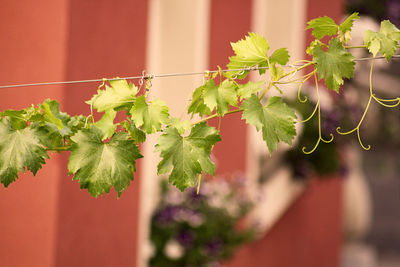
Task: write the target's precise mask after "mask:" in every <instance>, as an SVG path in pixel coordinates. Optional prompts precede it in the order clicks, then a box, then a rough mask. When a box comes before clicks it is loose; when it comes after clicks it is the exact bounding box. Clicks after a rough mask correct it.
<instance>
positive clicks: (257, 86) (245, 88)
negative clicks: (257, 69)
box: [238, 81, 265, 100]
mask: <svg viewBox="0 0 400 267" xmlns="http://www.w3.org/2000/svg"><path fill="white" fill-rule="evenodd" d="M264 84H265V83H264V81H258V82H251V81H250V82H247V83H245V84H240V85H239V89H238V96H239V97H240V100H243V99H246V98H249V97H250V96H251V95H252V94H255V93H257V92H260V91H261V90H262V89H263V85H264Z"/></svg>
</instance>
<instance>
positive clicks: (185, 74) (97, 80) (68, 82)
mask: <svg viewBox="0 0 400 267" xmlns="http://www.w3.org/2000/svg"><path fill="white" fill-rule="evenodd" d="M384 58H385V57H383V56H378V57H375V58H374V59H384ZM392 58H400V55H393V57H392ZM365 60H372V58H370V57H364V58H356V59H354V61H365ZM302 65H304V64H294V65H287V66H286V67H295V66H302ZM267 68H268V67H252V68H245V69H221V70H207V71H201V72H200V71H199V72H180V73H179V72H178V73H164V74H150V73H148V74H146V73H145V72H143V74H142V75H140V76H129V77H116V78H102V79H87V80H76V81H59V82H38V83H24V84H11V85H0V89H6V88H16V87H30V86H46V85H60V84H78V83H94V82H102V81H104V80H107V81H113V80H137V79H143V80H147V79H153V78H166V77H179V76H192V75H205V74H207V73H217V72H220V71H222V72H230V71H255V70H261V69H267Z"/></svg>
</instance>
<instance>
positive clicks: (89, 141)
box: [68, 126, 142, 197]
mask: <svg viewBox="0 0 400 267" xmlns="http://www.w3.org/2000/svg"><path fill="white" fill-rule="evenodd" d="M128 137H129V135H128V134H126V133H121V132H118V133H116V134H115V135H114V136H113V137H112V138H111V139H110V141H109V142H108V143H103V141H102V138H103V131H101V130H100V129H98V128H96V127H95V126H92V127H91V128H90V129H82V130H80V131H78V132H77V133H76V134H75V135H73V136H72V137H71V140H72V141H73V143H72V146H71V155H70V157H69V162H68V171H69V173H70V174H74V177H73V180H78V181H79V184H80V187H81V188H87V189H88V191H89V193H90V194H91V195H92V196H94V197H97V196H98V195H101V194H103V193H104V192H106V193H109V192H110V189H111V187H114V189H115V191H117V193H118V197H119V196H120V195H121V193H122V192H123V191H124V190H125V189H126V188H127V187H128V185H129V184H130V181H132V180H133V172H135V170H136V166H135V161H136V160H137V159H138V158H141V157H142V155H141V154H140V151H139V148H138V146H137V145H136V143H135V142H134V141H132V140H128Z"/></svg>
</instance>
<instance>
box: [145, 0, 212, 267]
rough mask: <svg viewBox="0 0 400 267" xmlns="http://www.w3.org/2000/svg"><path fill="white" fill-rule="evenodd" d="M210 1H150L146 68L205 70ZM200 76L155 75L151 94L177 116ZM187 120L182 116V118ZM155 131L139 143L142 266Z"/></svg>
mask: <svg viewBox="0 0 400 267" xmlns="http://www.w3.org/2000/svg"><path fill="white" fill-rule="evenodd" d="M209 10H210V0H192V1H186V0H170V1H162V0H151V1H150V6H149V14H148V20H149V21H148V39H147V61H146V62H147V64H146V65H147V70H148V72H150V73H172V72H191V71H202V70H205V69H207V65H208V42H209V38H208V36H209V26H208V25H209ZM202 79H203V77H202V76H201V75H200V76H187V77H171V78H158V79H155V80H154V81H153V82H152V84H153V86H152V89H151V93H150V94H151V97H157V98H160V99H162V100H164V101H165V102H166V103H167V105H168V106H169V107H170V108H171V110H170V114H171V116H175V117H179V116H181V114H182V110H183V109H184V108H185V106H186V104H187V101H188V99H189V98H190V96H191V93H192V91H193V90H194V89H195V88H196V87H198V86H200V85H201V82H202ZM183 118H186V115H184V116H183ZM157 136H158V135H152V136H149V137H148V139H147V140H146V143H145V144H144V145H143V148H142V151H143V153H144V158H143V160H142V165H141V166H142V169H143V172H142V174H143V175H142V177H141V181H142V182H141V190H140V192H141V193H140V203H141V206H140V216H139V240H138V242H139V244H140V246H138V250H139V251H138V255H139V257H138V259H137V266H139V267H142V266H146V261H147V259H148V257H149V253H148V252H149V250H148V249H149V240H148V238H149V235H150V231H149V230H150V219H151V214H152V212H153V210H154V208H155V205H156V204H157V201H158V196H159V194H158V186H159V179H158V177H157V164H158V162H159V157H158V155H157V154H156V153H154V145H155V143H156V140H157Z"/></svg>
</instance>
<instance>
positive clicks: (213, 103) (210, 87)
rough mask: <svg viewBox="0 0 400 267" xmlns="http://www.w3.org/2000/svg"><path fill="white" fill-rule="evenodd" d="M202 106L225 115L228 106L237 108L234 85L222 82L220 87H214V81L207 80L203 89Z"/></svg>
mask: <svg viewBox="0 0 400 267" xmlns="http://www.w3.org/2000/svg"><path fill="white" fill-rule="evenodd" d="M203 97H204V104H205V105H206V106H207V107H208V108H209V109H210V110H211V111H214V109H215V108H216V109H217V113H218V114H220V115H222V116H223V115H225V113H226V112H228V110H229V105H231V106H237V92H236V85H235V84H234V83H233V82H231V81H229V80H224V81H223V82H222V83H221V84H220V86H218V87H217V86H216V85H215V83H214V80H208V81H207V82H206V83H205V85H204V87H203Z"/></svg>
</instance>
